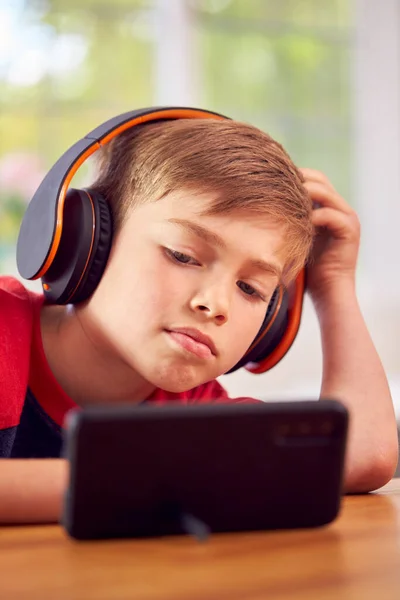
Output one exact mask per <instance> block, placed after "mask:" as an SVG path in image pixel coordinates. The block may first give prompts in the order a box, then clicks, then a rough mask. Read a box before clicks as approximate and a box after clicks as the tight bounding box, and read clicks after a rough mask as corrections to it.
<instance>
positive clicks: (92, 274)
mask: <svg viewBox="0 0 400 600" xmlns="http://www.w3.org/2000/svg"><path fill="white" fill-rule="evenodd" d="M82 192H84V193H86V194H88V195H89V196H90V197H91V198H92V202H93V206H94V211H95V240H94V244H93V250H92V256H91V258H90V260H89V265H88V267H87V271H86V274H85V276H84V277H83V279H82V281H81V283H80V284H79V286H78V288H77V290H76V292H75V293H74V295H73V297H72V298H71V299H70V302H71V303H74V304H77V303H78V302H83V301H84V300H86V299H87V298H89V297H90V296H91V295H92V294H93V292H94V290H95V289H96V287H97V286H98V284H99V281H100V279H101V276H102V275H103V273H104V269H105V268H106V264H107V260H108V256H109V254H110V249H111V240H112V232H113V222H112V215H111V209H110V206H109V204H108V202H107V200H106V199H105V198H104V197H103V196H102V195H101V194H99V193H98V192H95V191H94V190H82Z"/></svg>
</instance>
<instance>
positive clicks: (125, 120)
mask: <svg viewBox="0 0 400 600" xmlns="http://www.w3.org/2000/svg"><path fill="white" fill-rule="evenodd" d="M182 118H183V119H184V118H187V119H193V118H197V119H207V118H211V119H227V118H228V117H224V116H223V115H220V114H218V113H214V112H211V111H208V110H202V109H196V108H185V107H172V108H169V107H156V108H147V109H139V110H133V111H130V112H126V113H123V114H122V115H119V116H117V117H113V118H112V119H109V120H108V121H106V122H105V123H103V124H102V125H99V126H98V127H96V128H95V129H93V131H91V132H90V133H88V134H87V135H86V136H85V137H84V138H82V139H81V140H79V141H78V142H76V143H75V144H74V145H73V146H71V147H70V148H69V149H68V150H67V151H66V152H65V153H64V154H63V155H62V156H61V158H59V160H58V161H57V162H56V163H55V164H54V166H53V167H52V168H51V169H50V171H49V172H48V173H47V175H46V177H45V178H44V179H43V181H42V183H41V184H40V186H39V187H38V189H37V191H36V192H35V195H34V196H33V198H32V200H31V202H30V204H29V205H28V208H27V210H26V213H25V215H24V218H23V221H22V225H21V230H20V234H19V237H18V243H17V265H18V270H19V272H20V274H21V275H22V277H24V278H25V279H39V278H40V277H43V275H45V274H46V273H47V271H48V270H49V268H50V266H51V264H52V262H53V260H54V257H55V255H56V253H57V249H58V247H59V244H60V239H61V233H62V229H63V210H64V201H65V196H66V193H67V190H68V187H69V185H70V183H71V180H72V178H73V176H74V175H75V173H76V171H77V170H78V169H79V167H80V166H81V165H82V164H83V163H84V162H85V160H86V159H87V158H89V156H91V155H92V154H94V153H95V152H96V151H97V150H98V149H99V148H101V147H102V146H105V145H106V144H107V143H108V142H110V141H111V140H112V139H113V138H114V137H116V136H117V135H118V134H120V133H122V132H123V131H125V130H126V129H130V128H131V127H134V126H136V125H139V124H142V123H148V122H150V121H158V120H160V119H163V120H164V119H182ZM33 223H34V227H32V226H31V225H32V224H33Z"/></svg>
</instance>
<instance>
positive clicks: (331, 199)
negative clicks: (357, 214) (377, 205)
mask: <svg viewBox="0 0 400 600" xmlns="http://www.w3.org/2000/svg"><path fill="white" fill-rule="evenodd" d="M304 187H305V188H306V190H307V191H308V193H309V194H310V198H311V199H312V200H313V201H314V202H317V203H318V205H319V210H320V207H324V206H330V207H331V208H335V209H336V210H339V211H342V212H344V213H346V214H351V213H353V212H354V211H353V209H352V208H351V206H349V205H348V204H347V202H346V200H345V199H344V198H342V196H340V195H339V194H338V193H337V192H336V191H335V190H333V189H329V188H327V187H326V186H325V185H324V184H322V183H319V182H316V181H308V182H306V183H305V184H304Z"/></svg>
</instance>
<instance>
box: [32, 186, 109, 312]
mask: <svg viewBox="0 0 400 600" xmlns="http://www.w3.org/2000/svg"><path fill="white" fill-rule="evenodd" d="M111 240H112V216H111V210H110V208H109V205H108V203H107V201H106V200H105V199H104V198H103V197H102V196H101V195H100V194H98V193H96V192H92V191H89V190H77V189H73V188H71V189H69V190H68V192H67V194H66V198H65V203H64V214H63V229H62V234H61V239H60V244H59V247H58V249H57V252H56V255H55V257H54V259H53V262H52V264H51V267H50V268H49V270H48V271H47V273H46V275H45V276H44V277H43V278H42V285H43V291H44V295H45V297H46V299H47V301H48V302H50V303H53V304H69V303H78V302H82V301H83V300H86V298H88V297H89V296H90V295H91V294H92V293H93V292H94V290H95V288H96V286H97V285H98V283H99V281H100V278H101V276H102V274H103V272H104V269H105V266H106V264H107V259H108V255H109V252H110V248H111Z"/></svg>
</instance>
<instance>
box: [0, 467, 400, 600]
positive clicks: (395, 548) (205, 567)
mask: <svg viewBox="0 0 400 600" xmlns="http://www.w3.org/2000/svg"><path fill="white" fill-rule="evenodd" d="M293 493H295V491H294V492H293ZM0 598H1V600H13V599H20V598H24V599H25V598H29V600H36V599H38V600H39V599H40V600H48V599H49V600H50V599H51V600H64V599H71V600H72V599H73V600H80V599H82V600H83V599H85V600H91V599H93V600H103V599H104V600H114V599H116V600H120V599H122V598H124V599H129V600H131V599H139V598H140V599H143V600H153V599H154V600H155V599H158V598H164V599H168V600H238V599H244V600H266V599H270V598H271V599H275V598H277V599H279V600H288V599H294V598H295V599H296V600H350V599H351V600H369V599H372V598H374V599H376V598H377V599H378V600H389V599H390V600H399V599H400V479H396V480H393V481H392V482H390V484H388V485H387V486H385V487H384V488H382V489H381V490H380V491H379V493H375V494H369V495H364V496H348V497H346V498H344V501H343V508H342V512H341V515H340V516H339V518H338V519H337V520H336V521H335V522H334V523H333V524H331V525H329V526H327V527H324V528H321V529H318V530H302V531H284V532H282V531H280V532H263V533H251V534H248V533H244V534H224V535H215V536H213V537H211V538H210V539H209V540H208V541H207V542H205V543H199V542H197V541H195V540H193V539H192V538H190V537H177V538H166V539H159V540H125V541H106V542H95V543H93V542H75V541H72V540H70V539H69V538H67V536H66V535H65V533H64V531H63V530H62V529H61V528H60V527H58V526H40V527H36V526H34V527H8V528H7V527H6V528H2V529H0Z"/></svg>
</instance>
